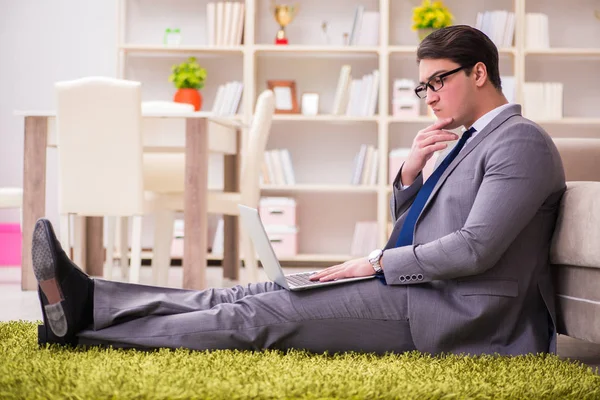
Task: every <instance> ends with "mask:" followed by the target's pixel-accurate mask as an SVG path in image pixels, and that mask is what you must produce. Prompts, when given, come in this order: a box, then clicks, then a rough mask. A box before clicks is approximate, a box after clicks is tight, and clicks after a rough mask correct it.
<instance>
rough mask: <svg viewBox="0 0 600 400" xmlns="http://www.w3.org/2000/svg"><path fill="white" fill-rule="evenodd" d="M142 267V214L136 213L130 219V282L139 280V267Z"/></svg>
mask: <svg viewBox="0 0 600 400" xmlns="http://www.w3.org/2000/svg"><path fill="white" fill-rule="evenodd" d="M141 267H142V216H141V215H136V216H134V217H133V219H132V234H131V271H130V273H129V282H130V283H139V282H140V268H141Z"/></svg>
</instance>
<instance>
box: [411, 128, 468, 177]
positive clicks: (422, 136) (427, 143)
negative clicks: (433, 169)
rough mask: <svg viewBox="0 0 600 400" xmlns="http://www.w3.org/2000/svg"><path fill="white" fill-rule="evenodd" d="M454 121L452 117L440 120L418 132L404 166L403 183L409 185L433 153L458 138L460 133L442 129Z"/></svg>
mask: <svg viewBox="0 0 600 400" xmlns="http://www.w3.org/2000/svg"><path fill="white" fill-rule="evenodd" d="M452 121H453V119H452V118H445V119H442V120H439V121H437V122H436V123H435V124H433V125H430V126H428V127H427V128H425V129H423V130H421V131H419V133H417V136H416V137H415V140H413V144H412V148H411V150H410V154H409V155H408V158H407V159H406V161H405V162H404V166H403V167H402V184H403V185H405V186H408V185H411V184H412V183H413V182H414V181H415V179H416V178H417V176H418V175H419V172H421V171H422V170H423V168H425V164H427V161H428V160H429V159H430V158H431V157H432V156H433V153H434V152H436V151H438V150H443V149H445V148H446V147H448V144H447V143H445V142H448V141H452V140H456V139H458V135H456V134H454V133H452V132H449V131H445V130H443V129H442V128H444V127H445V126H448V125H449V124H450V123H451V122H452Z"/></svg>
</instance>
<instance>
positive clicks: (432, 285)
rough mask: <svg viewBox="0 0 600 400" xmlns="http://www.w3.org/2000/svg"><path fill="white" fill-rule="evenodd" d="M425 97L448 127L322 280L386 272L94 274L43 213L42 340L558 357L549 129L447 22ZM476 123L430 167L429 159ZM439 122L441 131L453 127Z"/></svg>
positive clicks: (490, 50)
mask: <svg viewBox="0 0 600 400" xmlns="http://www.w3.org/2000/svg"><path fill="white" fill-rule="evenodd" d="M417 59H418V62H419V75H420V80H421V83H420V85H419V86H418V87H417V88H416V89H415V92H416V94H417V95H418V96H419V97H420V98H423V99H425V100H426V101H427V104H428V105H429V106H430V107H431V108H432V109H433V111H434V112H435V113H436V115H437V117H438V118H439V121H438V122H437V123H435V124H433V125H432V126H430V127H428V128H426V129H423V130H422V131H420V132H418V134H417V135H416V137H415V139H414V142H413V146H412V150H411V153H410V156H409V157H408V159H407V160H406V162H405V163H404V164H403V166H402V167H401V169H400V171H399V172H398V175H397V177H396V180H395V181H394V184H393V198H392V200H391V212H392V216H393V219H394V221H395V226H394V230H393V233H392V235H391V237H390V239H389V242H388V244H387V245H386V246H385V247H384V248H383V249H376V250H374V251H373V252H372V253H371V254H370V255H369V256H368V257H365V258H360V259H356V260H351V261H348V262H345V263H343V264H340V265H336V266H333V267H330V268H327V269H325V270H323V271H321V272H319V273H318V274H316V275H315V276H313V278H312V279H321V280H324V281H327V280H332V279H338V278H342V277H356V276H367V275H373V274H378V275H380V278H381V279H372V280H367V281H360V282H353V283H347V284H344V285H337V286H332V287H327V288H322V289H315V290H309V291H305V292H289V291H287V290H284V289H282V288H281V287H279V286H278V285H276V284H274V283H271V282H269V283H257V284H250V285H248V286H245V287H242V286H237V287H234V288H231V289H208V290H205V291H189V290H180V289H167V288H158V287H151V286H143V285H132V284H125V283H118V282H109V281H104V280H100V279H95V280H92V279H90V278H89V277H88V276H87V275H85V274H84V273H83V272H81V270H79V269H78V268H77V267H76V266H75V265H73V264H72V263H71V262H70V260H69V259H68V258H67V256H66V255H65V254H64V252H63V251H62V250H61V248H60V244H59V243H58V241H57V240H56V237H55V235H54V232H53V231H52V227H51V225H50V223H49V222H48V221H46V220H40V221H38V223H37V224H36V228H35V232H34V239H33V264H34V271H35V273H36V277H37V279H38V281H39V285H40V290H39V294H40V301H41V303H42V310H43V315H44V325H41V326H40V328H39V341H40V342H41V343H45V342H52V343H65V344H108V345H113V346H116V347H137V348H156V347H170V348H178V347H185V348H190V349H198V350H202V349H226V348H235V349H265V348H276V349H288V348H302V349H307V350H310V351H315V352H323V351H329V352H337V351H349V350H354V351H369V352H378V353H383V352H386V351H394V352H403V351H409V350H414V349H417V350H421V351H424V352H430V353H440V352H454V353H460V352H465V353H471V354H480V353H500V354H523V353H538V352H548V351H554V350H555V340H554V339H555V329H554V327H555V322H554V321H555V317H554V302H553V295H554V293H553V290H552V285H551V280H550V271H549V261H548V253H549V245H550V240H551V236H552V232H553V229H554V224H555V220H556V214H557V209H558V204H559V201H560V198H561V196H562V194H563V192H564V190H565V178H564V172H563V169H562V165H561V160H560V157H559V154H558V152H557V150H556V148H555V146H554V144H553V142H552V140H551V139H550V137H549V136H548V135H547V134H546V133H545V132H544V131H543V130H542V129H541V128H540V127H539V126H537V125H536V124H534V123H533V122H531V121H529V120H527V119H525V118H523V117H522V116H521V113H520V107H519V106H518V105H511V104H507V100H506V98H505V97H504V95H503V94H502V91H501V83H500V77H499V69H498V51H497V49H496V47H495V46H494V44H493V43H492V42H491V41H490V40H489V39H488V38H487V37H486V36H485V35H484V34H483V33H481V32H480V31H478V30H476V29H473V28H471V27H468V26H453V27H449V28H444V29H441V30H438V31H436V32H434V33H432V34H430V35H429V36H428V37H427V38H426V39H425V40H423V42H422V43H421V45H420V46H419V48H418V51H417ZM459 127H465V128H468V129H467V130H466V132H464V134H463V135H462V136H461V138H460V140H458V141H457V143H456V145H455V146H454V147H453V148H452V150H451V151H449V152H448V154H447V156H446V157H445V158H444V160H443V161H442V162H441V163H440V165H439V166H438V167H437V168H436V170H435V171H434V173H433V174H432V175H431V176H430V177H429V178H428V179H427V180H426V181H425V182H424V179H423V176H422V172H421V171H422V170H423V168H424V166H425V164H426V162H427V161H428V160H429V159H430V158H431V157H432V155H433V154H434V152H436V151H441V150H444V149H446V147H447V146H448V142H449V141H454V140H456V139H458V135H456V134H454V133H452V132H450V131H448V130H445V129H454V128H459ZM444 128H445V129H444Z"/></svg>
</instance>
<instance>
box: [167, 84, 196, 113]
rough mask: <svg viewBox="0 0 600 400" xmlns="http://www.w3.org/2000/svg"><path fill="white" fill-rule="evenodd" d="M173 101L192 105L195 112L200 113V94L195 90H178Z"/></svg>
mask: <svg viewBox="0 0 600 400" xmlns="http://www.w3.org/2000/svg"><path fill="white" fill-rule="evenodd" d="M173 101H174V102H176V103H187V104H192V105H193V106H194V110H196V111H200V109H201V108H202V94H201V93H200V92H199V91H198V90H196V89H178V90H177V92H176V93H175V97H174V98H173Z"/></svg>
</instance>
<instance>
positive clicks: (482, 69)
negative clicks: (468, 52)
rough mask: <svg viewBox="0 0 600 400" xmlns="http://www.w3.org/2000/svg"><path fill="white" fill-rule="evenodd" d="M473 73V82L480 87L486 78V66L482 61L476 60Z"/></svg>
mask: <svg viewBox="0 0 600 400" xmlns="http://www.w3.org/2000/svg"><path fill="white" fill-rule="evenodd" d="M473 75H474V77H475V84H476V85H477V87H482V86H483V84H484V83H485V81H486V80H487V68H486V66H485V64H484V63H482V62H478V63H477V64H475V66H474V67H473Z"/></svg>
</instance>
